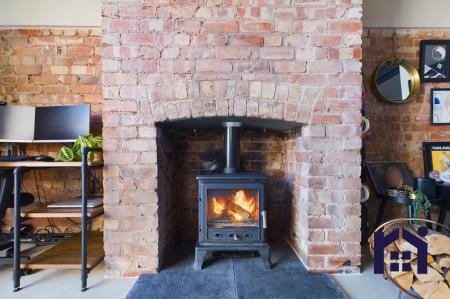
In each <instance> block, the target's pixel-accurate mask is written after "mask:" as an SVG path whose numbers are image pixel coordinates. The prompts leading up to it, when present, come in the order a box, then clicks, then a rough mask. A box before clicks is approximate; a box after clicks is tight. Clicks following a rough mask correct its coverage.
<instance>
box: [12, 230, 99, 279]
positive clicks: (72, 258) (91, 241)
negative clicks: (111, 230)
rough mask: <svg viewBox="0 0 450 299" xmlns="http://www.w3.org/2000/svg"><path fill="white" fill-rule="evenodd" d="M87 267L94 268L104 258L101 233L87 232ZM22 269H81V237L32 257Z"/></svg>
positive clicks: (66, 241) (78, 236)
mask: <svg viewBox="0 0 450 299" xmlns="http://www.w3.org/2000/svg"><path fill="white" fill-rule="evenodd" d="M87 251H88V257H87V267H88V269H92V268H94V267H95V266H96V265H97V264H98V263H100V262H101V261H102V260H103V258H104V257H105V252H104V250H103V233H102V232H89V233H88V237H87ZM20 267H21V268H22V269H32V270H35V269H81V235H77V236H74V237H72V238H70V239H67V240H65V241H64V242H62V243H61V244H58V245H56V246H54V247H52V248H50V249H48V250H47V251H44V252H43V253H41V254H39V255H37V256H35V257H32V258H31V259H30V261H29V262H28V263H27V264H21V265H20Z"/></svg>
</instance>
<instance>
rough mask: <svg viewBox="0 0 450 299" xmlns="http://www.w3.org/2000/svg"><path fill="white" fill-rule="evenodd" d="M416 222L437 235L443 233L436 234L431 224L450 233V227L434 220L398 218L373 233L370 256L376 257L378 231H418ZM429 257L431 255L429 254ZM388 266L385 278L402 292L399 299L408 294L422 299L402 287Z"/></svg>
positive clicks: (385, 269)
mask: <svg viewBox="0 0 450 299" xmlns="http://www.w3.org/2000/svg"><path fill="white" fill-rule="evenodd" d="M413 222H414V224H420V223H422V224H423V225H425V223H426V225H427V226H428V230H430V231H434V232H435V233H441V232H436V231H435V230H434V229H431V228H430V224H431V226H432V225H435V226H436V228H437V227H440V228H441V229H445V230H446V231H447V232H448V233H450V227H448V226H446V225H443V224H440V223H438V222H435V221H432V220H428V219H422V218H398V219H393V220H390V221H387V222H385V223H383V224H382V225H380V226H379V227H377V228H376V229H375V231H374V232H373V233H372V235H371V236H370V238H369V250H370V254H371V255H372V257H374V234H375V232H377V231H383V232H386V231H389V229H390V228H395V227H400V228H409V229H410V230H413V231H416V228H415V227H414V226H413V225H412V223H413ZM428 255H429V254H428ZM387 266H388V264H386V263H384V278H385V279H389V280H390V281H392V282H393V283H394V284H395V285H396V286H397V287H398V288H399V289H400V292H399V294H398V298H399V299H401V298H403V297H402V294H403V293H404V294H406V295H408V296H410V298H418V299H420V298H422V297H420V296H419V295H418V294H417V293H415V294H412V293H411V291H410V290H411V288H410V290H405V289H404V288H403V287H402V286H400V285H399V284H398V283H397V282H396V281H395V279H394V278H393V277H391V276H390V275H389V271H388V269H387Z"/></svg>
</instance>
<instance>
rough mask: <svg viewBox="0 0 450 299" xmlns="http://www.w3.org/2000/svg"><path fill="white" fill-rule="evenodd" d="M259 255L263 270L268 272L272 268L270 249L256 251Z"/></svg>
mask: <svg viewBox="0 0 450 299" xmlns="http://www.w3.org/2000/svg"><path fill="white" fill-rule="evenodd" d="M258 251H259V255H260V256H261V258H262V260H263V262H264V268H265V269H266V270H270V269H271V268H272V263H271V261H270V248H269V247H267V248H261V249H259V250H258Z"/></svg>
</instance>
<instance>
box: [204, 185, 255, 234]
mask: <svg viewBox="0 0 450 299" xmlns="http://www.w3.org/2000/svg"><path fill="white" fill-rule="evenodd" d="M207 198H208V201H207V210H208V227H211V228H226V227H237V226H240V227H253V226H258V223H259V191H258V189H208V191H207Z"/></svg>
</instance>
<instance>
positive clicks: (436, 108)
mask: <svg viewBox="0 0 450 299" xmlns="http://www.w3.org/2000/svg"><path fill="white" fill-rule="evenodd" d="M430 94H431V95H430V97H431V99H430V103H431V124H432V125H448V124H450V88H435V89H431V91H430Z"/></svg>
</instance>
